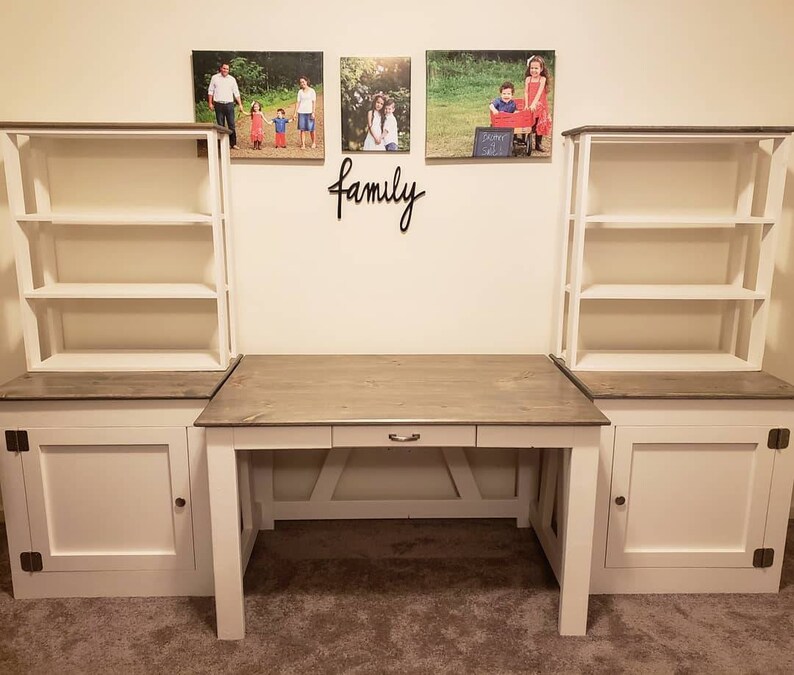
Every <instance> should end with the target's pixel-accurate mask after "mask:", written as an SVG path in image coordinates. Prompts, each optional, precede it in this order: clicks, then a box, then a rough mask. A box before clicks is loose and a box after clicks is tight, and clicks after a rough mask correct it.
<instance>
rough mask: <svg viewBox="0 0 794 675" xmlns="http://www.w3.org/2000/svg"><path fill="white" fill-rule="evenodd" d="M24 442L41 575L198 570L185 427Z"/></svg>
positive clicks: (38, 435)
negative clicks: (52, 572)
mask: <svg viewBox="0 0 794 675" xmlns="http://www.w3.org/2000/svg"><path fill="white" fill-rule="evenodd" d="M28 440H29V445H30V451H29V452H24V453H20V454H21V456H22V462H23V470H24V475H25V486H26V490H27V501H28V513H29V518H30V530H31V541H32V545H33V550H34V551H37V552H39V553H41V556H42V562H43V568H44V569H43V571H44V572H51V571H89V570H105V571H110V570H168V569H174V570H177V569H182V570H184V569H193V568H194V565H195V562H194V553H193V527H192V515H191V498H190V472H189V467H188V451H187V438H186V432H185V428H184V427H166V428H156V427H146V428H70V429H31V430H28Z"/></svg>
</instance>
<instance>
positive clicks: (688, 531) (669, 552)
mask: <svg viewBox="0 0 794 675" xmlns="http://www.w3.org/2000/svg"><path fill="white" fill-rule="evenodd" d="M768 433H769V428H768V427H618V428H617V429H616V431H615V451H614V459H613V467H612V486H611V495H610V514H609V532H608V542H607V556H606V566H607V567H752V566H753V552H754V551H755V549H757V548H762V547H763V546H764V533H765V527H766V517H767V506H768V503H769V490H770V483H771V480H772V470H773V467H774V461H775V451H774V450H770V449H769V448H768V447H767V437H768Z"/></svg>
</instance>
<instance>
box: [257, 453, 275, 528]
mask: <svg viewBox="0 0 794 675" xmlns="http://www.w3.org/2000/svg"><path fill="white" fill-rule="evenodd" d="M252 459H253V462H254V495H255V499H256V501H258V502H259V505H260V509H261V516H260V520H259V528H260V529H262V530H272V529H275V527H276V521H275V517H274V515H273V501H274V495H273V482H274V472H273V469H274V467H273V460H274V456H273V451H271V450H259V451H258V452H256V453H254V455H253V457H252Z"/></svg>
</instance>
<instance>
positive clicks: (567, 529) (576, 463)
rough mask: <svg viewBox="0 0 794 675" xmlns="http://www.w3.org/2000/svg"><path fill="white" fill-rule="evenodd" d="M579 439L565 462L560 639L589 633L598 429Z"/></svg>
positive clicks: (584, 432) (589, 431) (583, 434)
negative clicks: (564, 636) (567, 463)
mask: <svg viewBox="0 0 794 675" xmlns="http://www.w3.org/2000/svg"><path fill="white" fill-rule="evenodd" d="M577 435H578V436H579V439H578V443H577V445H576V446H574V447H573V448H572V449H571V450H570V451H566V454H567V453H570V454H569V455H568V456H569V457H570V460H567V459H566V462H569V468H568V469H567V471H566V475H567V478H568V480H567V483H566V497H567V499H566V508H565V512H564V514H562V515H563V520H562V524H561V530H562V532H561V534H562V563H561V566H560V616H559V632H560V635H584V634H585V633H586V632H587V605H588V602H589V592H590V564H591V557H592V550H593V526H594V519H595V497H596V476H597V471H598V439H599V429H598V428H590V429H587V430H582V431H581V432H579V433H578V434H577Z"/></svg>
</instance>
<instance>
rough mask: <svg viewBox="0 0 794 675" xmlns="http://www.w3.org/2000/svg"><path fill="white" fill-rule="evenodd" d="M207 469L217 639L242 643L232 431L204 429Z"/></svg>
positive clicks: (243, 624) (234, 461) (240, 576)
mask: <svg viewBox="0 0 794 675" xmlns="http://www.w3.org/2000/svg"><path fill="white" fill-rule="evenodd" d="M207 468H208V478H209V488H210V522H211V524H212V562H213V566H214V574H215V621H216V623H217V628H218V638H220V639H221V640H242V639H243V638H244V637H245V606H244V604H243V566H242V558H241V553H240V498H239V494H238V487H237V458H236V456H235V451H234V437H233V432H232V429H230V428H223V427H218V428H208V429H207Z"/></svg>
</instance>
